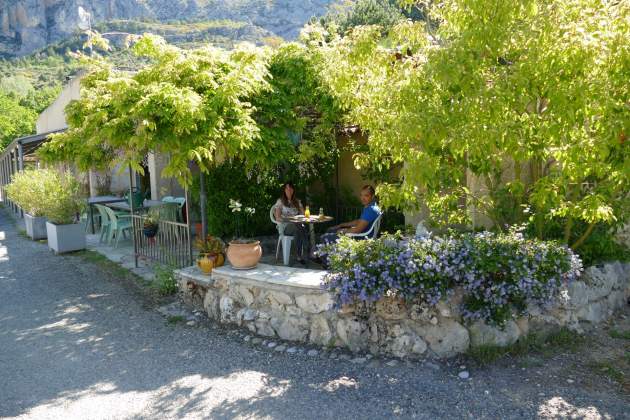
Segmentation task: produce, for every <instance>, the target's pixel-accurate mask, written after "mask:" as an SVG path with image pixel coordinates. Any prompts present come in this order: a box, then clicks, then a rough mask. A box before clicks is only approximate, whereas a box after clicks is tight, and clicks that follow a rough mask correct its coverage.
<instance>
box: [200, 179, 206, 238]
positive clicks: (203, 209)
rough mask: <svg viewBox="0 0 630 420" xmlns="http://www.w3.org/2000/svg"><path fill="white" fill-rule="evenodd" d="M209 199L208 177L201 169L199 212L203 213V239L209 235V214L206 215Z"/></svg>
mask: <svg viewBox="0 0 630 420" xmlns="http://www.w3.org/2000/svg"><path fill="white" fill-rule="evenodd" d="M207 200H208V197H207V194H206V175H205V174H204V173H203V171H202V170H201V168H200V169H199V207H200V209H199V211H201V237H202V238H205V237H206V236H207V235H208V214H207V213H206V203H207Z"/></svg>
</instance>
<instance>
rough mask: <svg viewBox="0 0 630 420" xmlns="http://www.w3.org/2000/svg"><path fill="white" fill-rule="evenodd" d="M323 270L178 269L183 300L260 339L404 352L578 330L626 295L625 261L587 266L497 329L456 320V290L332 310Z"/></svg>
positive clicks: (430, 352)
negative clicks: (554, 300)
mask: <svg viewBox="0 0 630 420" xmlns="http://www.w3.org/2000/svg"><path fill="white" fill-rule="evenodd" d="M323 275H324V272H323V271H315V270H303V269H292V268H288V267H275V266H267V265H264V264H261V265H260V266H259V267H258V268H257V269H255V270H247V271H237V270H233V269H231V268H230V267H221V268H219V269H216V270H215V271H214V272H213V274H212V276H205V275H203V274H201V273H200V272H199V271H198V269H197V268H196V267H190V268H187V269H184V270H180V271H178V279H179V288H180V290H181V291H182V292H183V296H184V299H185V300H186V301H187V302H188V303H189V304H191V305H193V306H195V307H197V308H201V309H203V310H204V311H205V312H206V313H207V314H208V316H209V317H210V318H211V319H214V320H217V321H218V322H220V323H229V324H235V325H238V326H241V327H243V328H247V329H248V330H249V331H251V332H252V333H254V334H257V335H260V336H264V337H278V338H281V339H283V340H287V341H298V342H306V343H311V344H314V345H318V346H342V347H347V348H349V349H350V350H352V351H357V352H358V351H369V352H371V353H373V354H388V355H393V356H397V357H410V358H415V357H438V358H442V357H451V356H454V355H456V354H459V353H464V352H466V351H467V350H468V349H469V347H470V346H478V345H484V344H494V345H501V346H505V345H509V344H512V343H514V342H515V341H516V340H517V339H518V338H519V337H521V336H523V335H526V334H528V333H529V332H530V331H534V330H535V331H541V330H548V329H549V328H555V327H563V326H566V327H569V328H571V329H574V330H580V323H581V322H601V321H603V320H605V319H606V318H608V317H609V316H610V315H612V313H613V311H614V310H616V309H618V308H620V307H621V306H623V305H625V304H626V303H627V299H628V297H629V296H630V264H621V263H610V264H606V265H604V266H600V267H590V268H588V269H587V270H586V271H585V273H584V274H583V276H582V278H581V279H580V281H576V282H574V283H572V284H570V285H569V287H568V288H566V289H565V290H563V291H562V293H561V294H562V298H561V299H560V301H559V302H558V304H557V305H556V306H555V307H554V308H552V309H551V310H546V311H545V310H542V309H541V308H538V307H531V308H529V312H530V315H529V316H527V317H523V318H520V319H517V320H513V321H509V322H508V323H507V325H506V326H505V328H504V329H503V330H499V329H497V328H494V327H491V326H488V325H486V324H484V323H482V322H477V323H474V324H472V325H466V324H465V323H463V322H462V318H461V316H460V313H459V306H460V305H459V304H460V303H461V299H462V291H461V290H459V291H456V293H455V294H454V295H453V297H452V298H450V299H449V300H448V301H444V302H439V303H438V305H437V306H436V307H435V308H430V307H428V306H426V305H422V304H407V303H405V302H403V301H401V300H398V299H394V298H385V299H383V300H381V301H379V302H377V303H376V304H375V307H374V308H372V309H370V310H367V309H366V308H365V307H362V306H360V305H356V306H354V307H344V308H342V309H341V310H333V309H332V306H333V300H332V297H331V296H330V295H329V294H328V293H327V292H325V291H323V290H321V288H320V284H321V278H322V277H323Z"/></svg>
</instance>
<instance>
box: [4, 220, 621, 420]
mask: <svg viewBox="0 0 630 420" xmlns="http://www.w3.org/2000/svg"><path fill="white" fill-rule="evenodd" d="M114 272H115V271H112V273H109V272H107V270H106V269H104V268H103V267H101V266H97V265H94V264H92V263H88V262H86V261H84V259H83V258H82V257H80V256H55V255H52V254H51V253H50V252H49V251H48V250H47V247H46V245H45V244H41V243H36V242H32V241H28V240H26V239H24V238H22V237H20V236H18V234H17V232H16V229H15V227H14V225H13V223H12V221H11V220H10V219H9V218H8V216H7V215H6V214H5V213H4V212H3V211H0V417H3V416H4V417H8V418H14V417H15V418H91V419H93V418H154V417H160V418H182V417H189V418H199V417H213V418H224V417H228V418H234V417H257V418H258V417H273V418H291V419H296V418H303V419H310V418H340V417H346V418H382V417H390V416H393V415H398V416H401V417H414V418H426V419H436V418H475V419H478V418H540V417H563V416H575V418H584V417H587V418H624V417H625V418H628V407H629V406H630V405H629V404H630V401H629V400H628V398H627V396H624V395H623V393H622V391H615V390H614V389H615V388H613V387H610V386H607V387H606V386H601V384H600V383H592V382H589V381H582V380H581V378H580V377H579V369H577V370H568V371H565V370H564V369H563V368H559V366H562V361H558V360H556V359H545V360H543V361H542V362H540V363H539V364H538V365H536V366H533V367H532V366H530V367H527V368H525V367H522V365H523V364H522V363H519V364H510V363H502V364H500V365H496V366H494V367H492V368H486V369H480V368H479V369H476V368H473V369H470V368H468V369H467V370H468V371H469V372H470V376H471V377H470V378H469V379H467V380H462V379H460V378H458V373H459V372H460V370H461V367H460V366H459V364H460V363H462V362H457V361H451V362H450V365H449V364H446V363H439V364H433V363H420V362H418V363H415V362H414V363H406V362H398V363H390V364H392V365H393V364H395V366H389V365H388V364H387V362H388V361H387V360H382V361H378V360H376V361H375V360H372V361H367V362H364V363H351V362H349V361H344V360H331V359H329V358H328V357H324V356H323V355H322V354H321V353H320V354H318V355H317V356H309V355H308V354H307V352H306V350H308V349H304V351H301V352H297V353H294V354H288V353H286V352H278V351H274V350H273V349H269V348H266V347H263V346H262V345H254V344H252V343H251V340H250V341H249V342H246V341H245V340H244V339H243V334H241V333H240V332H238V331H235V330H229V329H224V328H220V327H214V326H212V324H210V323H207V324H204V325H201V326H195V327H191V326H188V325H186V324H185V323H177V324H175V325H172V324H171V323H169V322H167V320H166V318H165V317H164V316H162V315H161V314H160V313H158V312H157V311H156V310H155V308H154V307H153V306H152V305H151V303H150V301H149V300H147V299H145V298H144V297H143V295H142V294H141V293H139V292H138V291H137V288H134V287H130V286H129V285H128V284H125V282H124V281H121V280H120V279H117V278H116V277H115V275H114V274H113V273H114ZM558 357H559V358H562V357H565V356H562V355H560V356H558ZM575 372H578V376H575ZM571 375H573V376H571ZM570 378H573V379H570ZM571 381H572V383H570V382H571Z"/></svg>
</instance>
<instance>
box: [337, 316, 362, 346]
mask: <svg viewBox="0 0 630 420" xmlns="http://www.w3.org/2000/svg"><path fill="white" fill-rule="evenodd" d="M337 335H338V336H339V339H340V340H341V342H342V343H343V344H344V345H346V346H347V347H348V348H349V349H350V350H352V351H359V350H362V349H365V348H367V344H368V339H369V333H368V327H367V324H366V323H365V322H362V321H359V320H358V319H356V318H342V319H340V320H338V321H337Z"/></svg>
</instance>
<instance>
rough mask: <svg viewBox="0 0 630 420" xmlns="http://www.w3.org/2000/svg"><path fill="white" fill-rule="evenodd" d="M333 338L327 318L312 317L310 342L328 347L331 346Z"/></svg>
mask: <svg viewBox="0 0 630 420" xmlns="http://www.w3.org/2000/svg"><path fill="white" fill-rule="evenodd" d="M332 338H333V335H332V331H331V329H330V325H329V324H328V320H327V319H326V317H325V316H323V315H316V316H314V317H312V318H311V332H310V335H309V341H310V342H311V343H314V344H318V345H320V346H327V345H328V344H330V341H331V340H332Z"/></svg>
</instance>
